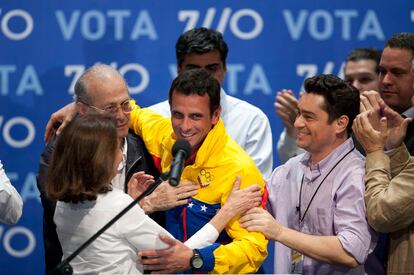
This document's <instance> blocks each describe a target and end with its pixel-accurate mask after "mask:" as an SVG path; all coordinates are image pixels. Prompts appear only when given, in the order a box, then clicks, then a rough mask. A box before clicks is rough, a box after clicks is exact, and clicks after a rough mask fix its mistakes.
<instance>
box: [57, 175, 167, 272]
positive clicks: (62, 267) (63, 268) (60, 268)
mask: <svg viewBox="0 0 414 275" xmlns="http://www.w3.org/2000/svg"><path fill="white" fill-rule="evenodd" d="M169 174H170V173H169V172H165V173H163V174H161V175H160V177H159V178H158V179H157V180H156V181H155V182H154V183H153V184H151V185H150V186H148V188H147V189H146V190H145V191H144V192H142V194H141V195H139V196H138V197H136V198H135V199H134V200H133V201H132V202H131V203H130V204H129V205H128V206H126V207H125V208H124V209H123V210H122V211H121V212H119V213H118V214H117V215H116V216H115V217H113V218H112V219H111V220H110V221H109V222H108V223H107V224H105V225H104V226H103V227H102V228H101V229H99V230H98V232H96V233H95V234H94V235H93V236H92V237H90V238H89V239H88V240H87V241H86V242H84V243H83V244H82V245H81V246H80V247H79V248H78V249H76V251H75V252H73V253H72V254H71V255H69V257H67V258H66V259H64V260H63V261H62V262H61V263H60V264H58V265H57V266H56V267H55V268H54V269H53V270H52V271H51V273H50V274H51V275H53V274H63V275H72V274H73V268H72V267H71V266H70V264H69V263H70V261H72V260H73V259H74V258H75V257H76V256H78V255H79V253H81V252H82V251H83V250H84V249H85V248H86V247H87V246H88V245H90V244H91V243H92V242H93V241H94V240H96V239H97V238H98V237H99V236H100V235H101V234H102V233H103V232H105V230H106V229H108V228H109V227H110V226H111V225H113V224H114V223H115V222H116V221H117V220H119V219H120V218H121V217H122V216H123V215H125V213H126V212H128V211H129V210H130V209H131V208H132V207H134V206H135V205H136V204H137V203H138V202H140V201H141V200H142V199H143V198H144V197H146V196H148V195H150V194H151V193H152V192H154V190H155V189H156V188H157V187H158V186H159V185H160V184H161V183H162V182H163V181H166V180H167V179H168V177H169Z"/></svg>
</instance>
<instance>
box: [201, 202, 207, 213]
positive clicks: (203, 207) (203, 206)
mask: <svg viewBox="0 0 414 275" xmlns="http://www.w3.org/2000/svg"><path fill="white" fill-rule="evenodd" d="M201 211H203V212H207V206H206V205H205V204H203V205H202V206H201Z"/></svg>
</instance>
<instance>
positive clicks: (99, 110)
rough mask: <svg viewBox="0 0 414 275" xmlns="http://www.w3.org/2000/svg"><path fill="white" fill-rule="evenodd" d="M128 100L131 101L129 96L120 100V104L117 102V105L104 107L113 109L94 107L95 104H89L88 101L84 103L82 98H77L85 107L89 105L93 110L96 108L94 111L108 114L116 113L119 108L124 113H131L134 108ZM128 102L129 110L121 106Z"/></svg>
mask: <svg viewBox="0 0 414 275" xmlns="http://www.w3.org/2000/svg"><path fill="white" fill-rule="evenodd" d="M130 101H131V98H128V99H127V100H125V101H124V102H122V103H121V104H119V105H117V106H116V107H114V106H108V107H106V108H115V109H114V110H112V111H111V110H108V109H106V108H105V109H101V108H98V107H96V106H93V105H91V104H88V103H86V102H85V101H83V100H78V102H80V103H82V104H83V105H85V106H87V107H89V108H92V109H94V110H96V111H98V112H102V113H105V114H110V115H116V114H117V113H118V111H119V109H121V111H122V112H123V113H124V114H129V113H131V112H132V110H133V109H134V108H132V106H131V103H130ZM127 103H128V105H129V107H130V109H129V110H127V111H126V110H124V108H123V107H122V106H124V105H125V104H127Z"/></svg>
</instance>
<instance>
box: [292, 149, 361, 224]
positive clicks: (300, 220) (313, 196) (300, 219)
mask: <svg viewBox="0 0 414 275" xmlns="http://www.w3.org/2000/svg"><path fill="white" fill-rule="evenodd" d="M354 149H355V146H354V147H352V149H351V150H350V151H349V152H348V153H346V154H345V155H344V156H343V157H342V158H341V159H340V160H338V162H337V163H336V164H335V165H334V166H333V167H332V168H331V170H329V172H328V174H326V176H325V177H324V178H323V180H322V181H321V182H320V183H319V185H318V188H316V190H315V193H313V195H312V198H311V200H310V202H309V204H308V206H307V207H306V209H305V213H303V216H302V218H301V210H300V209H301V204H302V187H303V179H304V178H305V174H303V176H302V181H301V183H300V191H299V207H298V210H299V225H300V224H301V223H302V222H303V220H304V219H305V216H306V214H307V213H308V210H309V207H310V205H311V203H312V201H313V199H314V198H315V196H316V193H318V191H319V188H320V187H321V185H322V183H323V182H324V181H325V180H326V178H327V177H328V176H329V175H330V174H331V172H332V171H333V170H334V169H335V168H336V166H338V164H339V163H340V162H341V161H342V160H343V159H344V158H346V156H348V155H349V154H350V153H351V152H352V151H354Z"/></svg>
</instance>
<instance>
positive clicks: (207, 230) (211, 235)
mask: <svg viewBox="0 0 414 275" xmlns="http://www.w3.org/2000/svg"><path fill="white" fill-rule="evenodd" d="M218 236H219V232H218V231H217V230H216V228H215V227H214V226H212V225H211V224H210V223H206V224H205V225H204V226H203V227H202V228H201V229H200V230H198V231H197V232H196V233H195V234H194V235H193V236H191V238H190V239H188V240H187V241H186V242H185V243H184V244H185V245H186V246H188V247H189V248H191V249H200V248H203V247H206V246H209V245H212V244H213V243H214V242H215V241H216V240H217V238H218Z"/></svg>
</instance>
